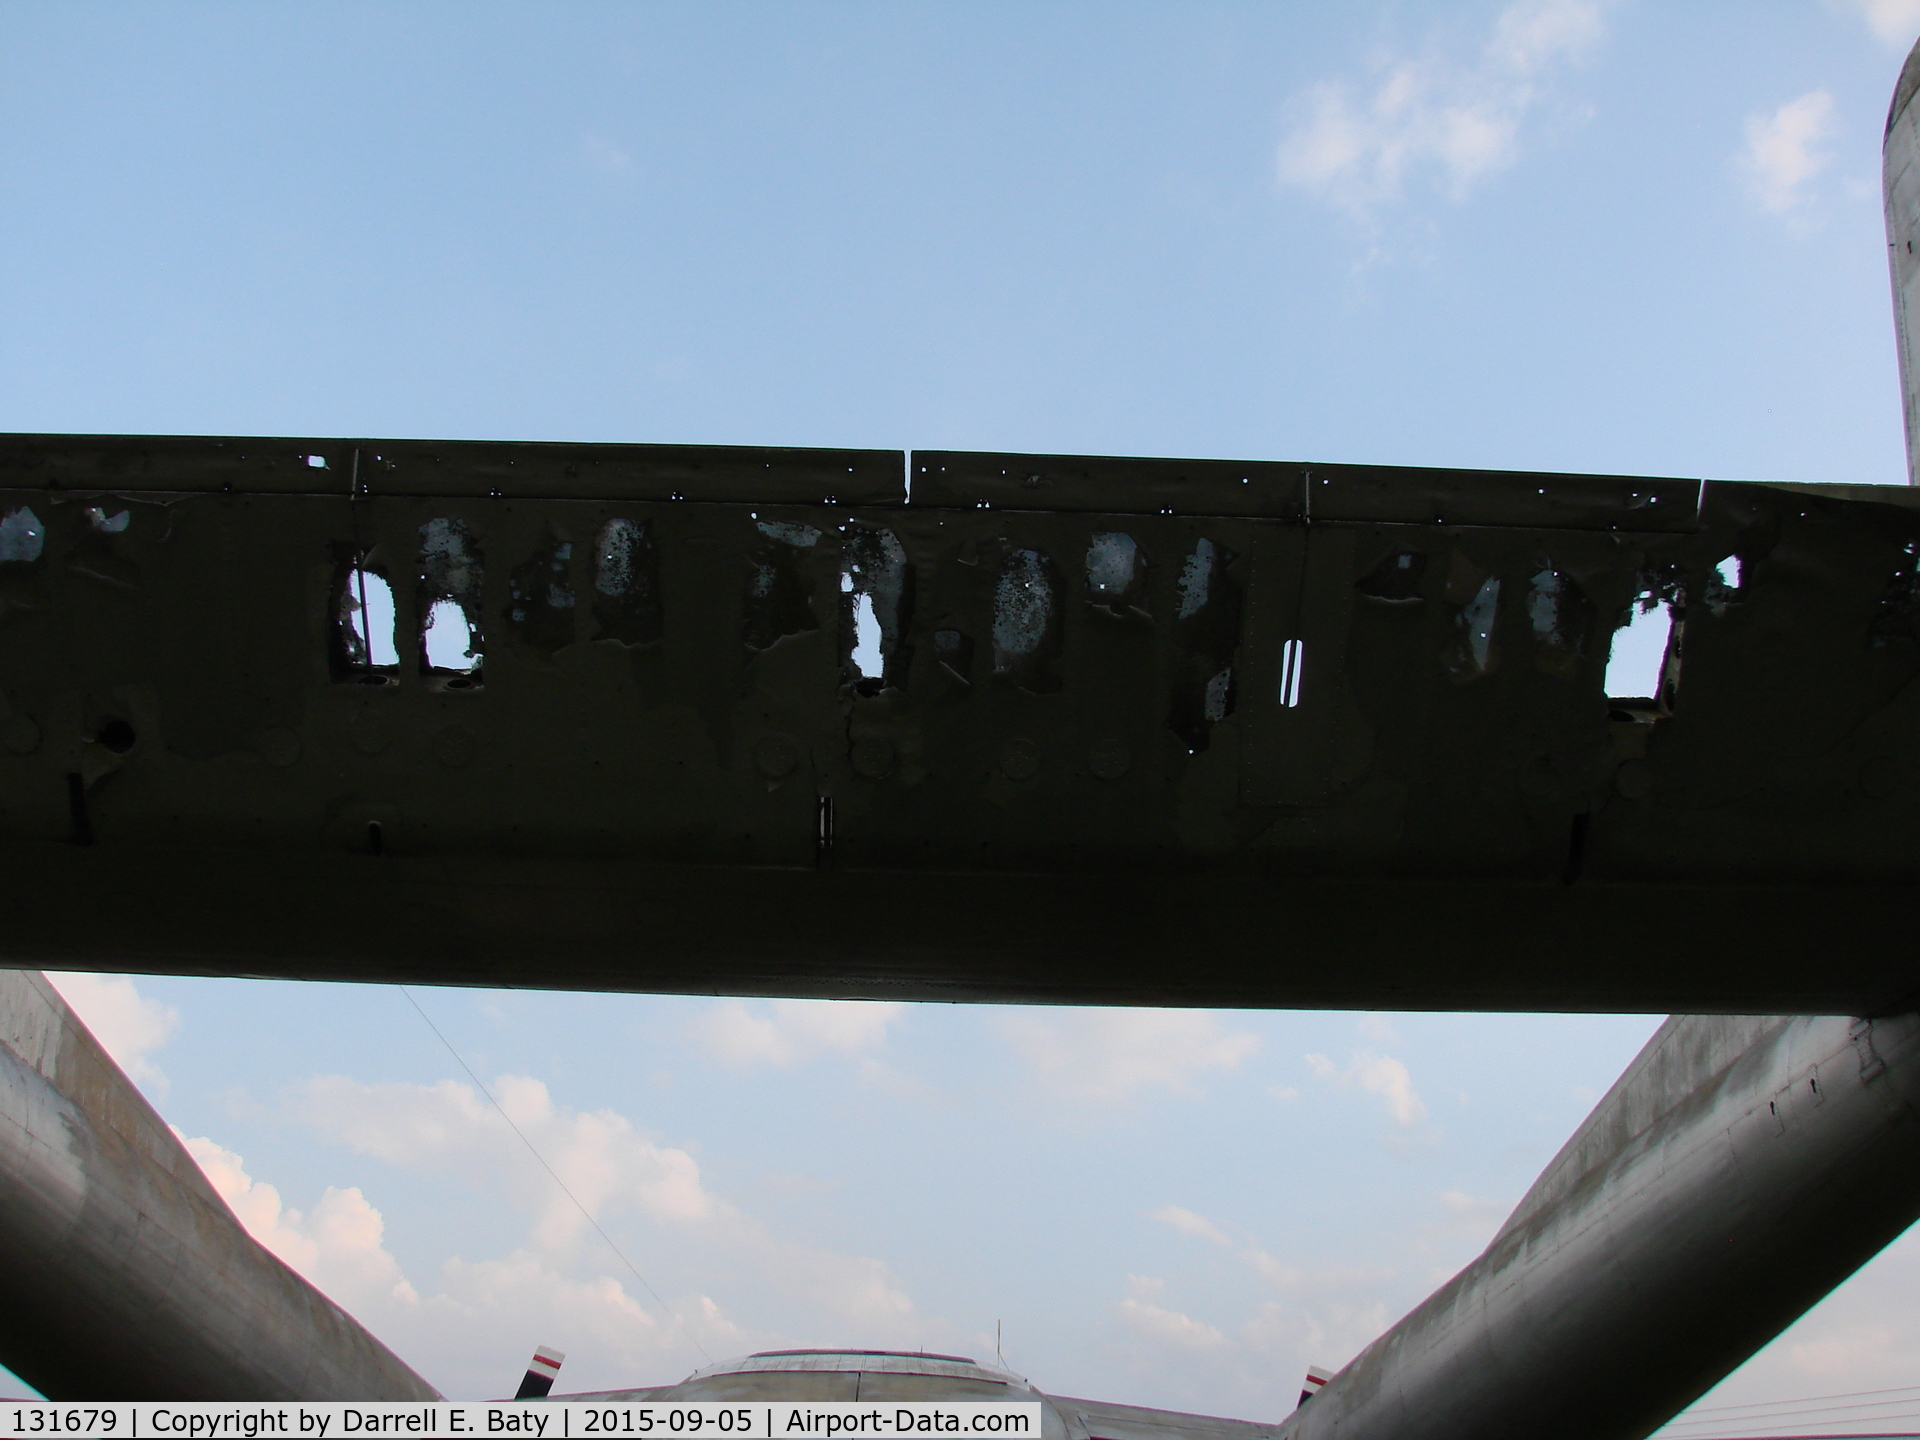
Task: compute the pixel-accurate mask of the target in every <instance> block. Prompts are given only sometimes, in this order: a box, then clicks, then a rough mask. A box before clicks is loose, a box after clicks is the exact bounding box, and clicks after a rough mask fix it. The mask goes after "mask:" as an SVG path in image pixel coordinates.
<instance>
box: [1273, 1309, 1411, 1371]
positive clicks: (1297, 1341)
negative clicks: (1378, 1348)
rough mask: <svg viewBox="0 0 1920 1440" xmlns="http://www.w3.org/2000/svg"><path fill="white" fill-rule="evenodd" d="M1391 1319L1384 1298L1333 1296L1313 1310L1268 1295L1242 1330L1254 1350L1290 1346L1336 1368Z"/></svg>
mask: <svg viewBox="0 0 1920 1440" xmlns="http://www.w3.org/2000/svg"><path fill="white" fill-rule="evenodd" d="M1388 1324H1389V1317H1388V1313H1387V1306H1386V1303H1385V1302H1384V1301H1380V1300H1374V1301H1367V1302H1356V1301H1352V1300H1335V1301H1332V1302H1330V1303H1328V1304H1325V1305H1322V1306H1319V1307H1318V1308H1316V1309H1313V1310H1300V1309H1296V1308H1294V1307H1293V1306H1291V1305H1284V1304H1281V1303H1280V1302H1278V1301H1273V1300H1269V1301H1267V1302H1265V1303H1264V1304H1262V1305H1261V1306H1260V1308H1259V1310H1258V1311H1257V1312H1256V1313H1255V1315H1254V1317H1253V1319H1251V1320H1249V1321H1248V1322H1247V1324H1246V1326H1245V1327H1244V1328H1243V1330H1242V1332H1241V1333H1242V1335H1243V1336H1244V1338H1245V1340H1246V1342H1247V1344H1248V1346H1249V1347H1250V1348H1252V1349H1253V1350H1254V1351H1255V1352H1256V1353H1259V1354H1263V1355H1271V1354H1273V1353H1274V1352H1276V1351H1281V1352H1286V1351H1291V1352H1292V1353H1294V1354H1296V1355H1302V1356H1305V1357H1307V1358H1308V1359H1309V1361H1310V1362H1311V1363H1314V1364H1320V1365H1330V1366H1332V1367H1333V1368H1334V1369H1336V1370H1337V1369H1339V1368H1340V1367H1341V1366H1343V1365H1345V1364H1346V1363H1347V1362H1348V1361H1349V1360H1351V1359H1353V1357H1354V1356H1356V1355H1358V1354H1359V1353H1360V1352H1361V1351H1362V1350H1364V1349H1366V1347H1367V1346H1369V1345H1371V1344H1372V1343H1373V1342H1374V1340H1376V1339H1377V1338H1379V1336H1380V1335H1381V1334H1383V1333H1384V1332H1385V1330H1386V1328H1387V1325H1388ZM1303 1370H1304V1367H1303Z"/></svg>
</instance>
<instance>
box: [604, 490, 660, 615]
mask: <svg viewBox="0 0 1920 1440" xmlns="http://www.w3.org/2000/svg"><path fill="white" fill-rule="evenodd" d="M664 618H665V617H664V615H663V613H662V609H661V601H660V555H659V551H658V549H657V548H656V547H655V545H654V543H653V527H652V526H650V525H649V524H648V523H647V522H646V521H644V520H628V519H625V518H624V517H620V516H616V517H614V518H613V519H611V520H609V521H607V523H606V524H605V525H602V526H601V527H600V533H599V535H598V536H596V537H595V539H594V542H593V623H594V625H595V627H596V628H595V632H594V637H593V638H594V639H596V640H617V641H619V642H620V643H621V644H622V645H636V646H637V645H651V644H653V643H654V642H655V641H657V640H659V639H660V636H661V634H662V632H663V628H664Z"/></svg>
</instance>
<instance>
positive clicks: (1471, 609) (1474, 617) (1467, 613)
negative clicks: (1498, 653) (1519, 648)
mask: <svg viewBox="0 0 1920 1440" xmlns="http://www.w3.org/2000/svg"><path fill="white" fill-rule="evenodd" d="M1499 614H1500V578H1499V577H1498V576H1497V575H1490V576H1488V577H1487V579H1486V580H1485V581H1484V582H1483V583H1482V584H1481V586H1480V589H1479V590H1478V591H1477V592H1476V593H1475V594H1474V597H1473V599H1471V600H1470V601H1468V602H1467V604H1466V606H1465V608H1463V609H1462V610H1461V611H1460V632H1461V635H1462V637H1463V639H1464V640H1465V642H1466V653H1467V658H1468V659H1469V661H1471V663H1472V665H1473V668H1474V669H1475V670H1476V671H1477V672H1478V673H1480V674H1482V675H1485V674H1487V673H1488V672H1489V671H1491V670H1492V669H1493V627H1494V623H1495V621H1496V620H1497V619H1498V618H1499Z"/></svg>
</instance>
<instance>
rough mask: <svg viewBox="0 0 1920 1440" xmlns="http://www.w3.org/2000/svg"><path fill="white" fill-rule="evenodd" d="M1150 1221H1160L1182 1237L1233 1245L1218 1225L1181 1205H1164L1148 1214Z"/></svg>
mask: <svg viewBox="0 0 1920 1440" xmlns="http://www.w3.org/2000/svg"><path fill="white" fill-rule="evenodd" d="M1147 1218H1148V1219H1149V1220H1158V1221H1159V1222H1160V1223H1161V1224H1162V1225H1171V1226H1172V1227H1173V1228H1174V1229H1176V1230H1178V1231H1179V1232H1180V1233H1181V1234H1182V1235H1197V1236H1198V1237H1199V1238H1200V1239H1202V1240H1210V1241H1212V1242H1213V1243H1214V1244H1215V1245H1231V1244H1232V1243H1233V1241H1231V1240H1229V1239H1228V1238H1227V1237H1226V1235H1225V1233H1224V1232H1223V1231H1222V1230H1221V1229H1220V1227H1219V1226H1218V1225H1215V1224H1214V1223H1213V1222H1212V1221H1211V1220H1209V1219H1207V1217H1206V1216H1204V1215H1198V1214H1195V1213H1194V1212H1193V1211H1191V1210H1187V1209H1184V1208H1182V1207H1181V1206H1179V1205H1162V1206H1161V1207H1160V1208H1159V1209H1158V1210H1149V1211H1148V1212H1147Z"/></svg>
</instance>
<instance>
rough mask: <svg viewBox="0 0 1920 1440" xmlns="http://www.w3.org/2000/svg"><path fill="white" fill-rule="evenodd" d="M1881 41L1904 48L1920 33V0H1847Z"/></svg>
mask: <svg viewBox="0 0 1920 1440" xmlns="http://www.w3.org/2000/svg"><path fill="white" fill-rule="evenodd" d="M1845 3H1846V4H1847V8H1848V9H1850V10H1853V11H1856V12H1857V13H1858V14H1859V16H1860V18H1861V19H1863V20H1865V21H1866V22H1867V26H1868V28H1869V29H1871V30H1872V31H1873V33H1874V34H1875V35H1877V36H1878V37H1879V38H1880V40H1881V42H1882V43H1883V44H1886V45H1891V46H1894V47H1896V48H1898V49H1901V50H1904V49H1906V48H1907V47H1908V46H1909V45H1911V44H1913V37H1914V36H1915V35H1920V0H1845Z"/></svg>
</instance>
